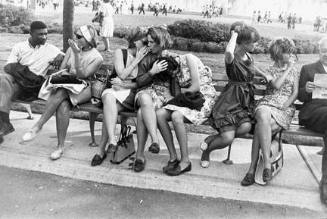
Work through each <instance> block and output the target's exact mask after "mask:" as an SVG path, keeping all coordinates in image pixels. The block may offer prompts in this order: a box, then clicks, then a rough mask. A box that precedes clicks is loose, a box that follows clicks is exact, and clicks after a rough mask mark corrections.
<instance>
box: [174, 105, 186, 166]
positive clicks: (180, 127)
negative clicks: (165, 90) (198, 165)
mask: <svg viewBox="0 0 327 219" xmlns="http://www.w3.org/2000/svg"><path fill="white" fill-rule="evenodd" d="M171 120H172V122H173V125H174V129H175V133H176V137H177V140H178V143H179V147H180V150H181V162H180V164H179V165H180V166H181V169H185V168H186V167H187V166H188V165H189V163H190V159H189V156H188V145H187V134H186V129H185V124H184V116H183V114H182V113H180V112H179V111H174V112H173V113H172V114H171Z"/></svg>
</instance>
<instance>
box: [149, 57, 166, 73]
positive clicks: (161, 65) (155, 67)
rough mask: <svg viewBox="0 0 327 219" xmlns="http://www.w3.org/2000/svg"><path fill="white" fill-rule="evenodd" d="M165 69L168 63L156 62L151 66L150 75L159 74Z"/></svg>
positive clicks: (163, 61)
mask: <svg viewBox="0 0 327 219" xmlns="http://www.w3.org/2000/svg"><path fill="white" fill-rule="evenodd" d="M167 67H168V63H167V62H166V61H165V60H162V61H160V62H158V61H156V62H155V63H154V64H153V66H152V68H151V70H150V73H151V74H152V75H155V74H158V73H160V72H162V71H165V70H166V69H167Z"/></svg>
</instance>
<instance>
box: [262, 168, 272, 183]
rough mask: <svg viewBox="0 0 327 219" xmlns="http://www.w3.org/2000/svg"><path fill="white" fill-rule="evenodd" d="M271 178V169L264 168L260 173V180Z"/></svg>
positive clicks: (266, 180) (267, 180)
mask: <svg viewBox="0 0 327 219" xmlns="http://www.w3.org/2000/svg"><path fill="white" fill-rule="evenodd" d="M271 179H272V174H271V169H268V168H265V169H263V173H262V180H263V181H264V182H269V181H270V180H271Z"/></svg>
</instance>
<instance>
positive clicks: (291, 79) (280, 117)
mask: <svg viewBox="0 0 327 219" xmlns="http://www.w3.org/2000/svg"><path fill="white" fill-rule="evenodd" d="M284 71H285V69H281V68H277V67H274V66H270V67H269V68H268V70H267V73H268V74H270V75H271V76H272V77H273V78H278V77H280V76H281V75H282V74H283V72H284ZM298 80H299V72H298V71H297V69H296V68H294V67H293V68H292V69H291V70H290V72H289V74H288V76H287V78H286V79H285V81H284V83H283V84H282V86H281V87H280V89H275V88H274V87H273V86H272V85H271V83H269V84H268V85H267V89H266V94H265V96H264V97H263V98H261V99H260V100H259V101H258V104H257V107H256V109H255V112H256V111H257V110H258V109H262V108H266V107H268V108H269V110H270V112H271V116H272V117H273V118H274V120H275V121H276V123H277V124H278V125H279V126H280V127H282V128H283V129H288V128H289V126H290V124H291V121H292V118H293V116H294V113H295V107H294V105H293V104H292V105H291V106H289V107H287V108H286V109H285V108H283V104H284V103H285V102H286V101H287V100H288V99H289V97H290V96H291V95H292V93H293V92H294V89H295V84H296V83H298Z"/></svg>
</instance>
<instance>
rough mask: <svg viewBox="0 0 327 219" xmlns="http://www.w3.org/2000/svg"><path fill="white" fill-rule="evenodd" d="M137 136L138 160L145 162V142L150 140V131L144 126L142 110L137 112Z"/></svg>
mask: <svg viewBox="0 0 327 219" xmlns="http://www.w3.org/2000/svg"><path fill="white" fill-rule="evenodd" d="M136 130H137V132H136V135H137V150H136V158H137V159H142V160H143V161H144V160H145V156H144V148H145V142H146V140H147V138H148V131H147V129H146V127H145V125H144V122H143V117H142V113H141V109H139V110H138V111H137V126H136Z"/></svg>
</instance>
